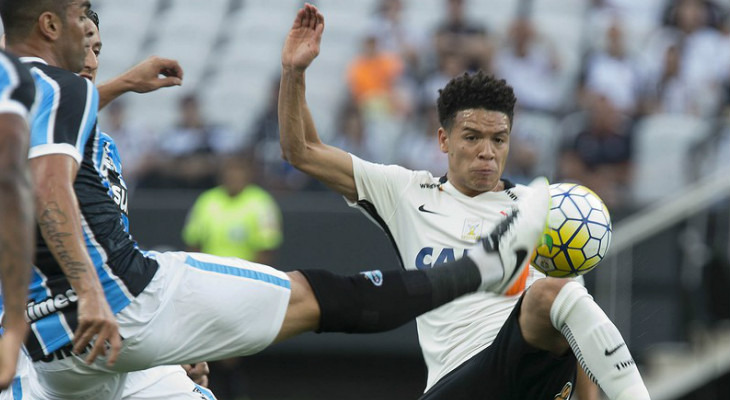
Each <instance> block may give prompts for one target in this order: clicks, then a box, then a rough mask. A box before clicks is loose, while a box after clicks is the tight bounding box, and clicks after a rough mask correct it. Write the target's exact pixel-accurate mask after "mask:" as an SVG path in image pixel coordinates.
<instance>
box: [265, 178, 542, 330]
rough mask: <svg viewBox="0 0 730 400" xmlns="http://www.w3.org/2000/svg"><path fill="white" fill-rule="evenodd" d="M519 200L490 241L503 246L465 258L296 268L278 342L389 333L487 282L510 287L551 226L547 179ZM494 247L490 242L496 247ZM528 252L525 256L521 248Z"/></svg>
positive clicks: (491, 286) (493, 286) (491, 285)
mask: <svg viewBox="0 0 730 400" xmlns="http://www.w3.org/2000/svg"><path fill="white" fill-rule="evenodd" d="M531 186H532V188H533V190H532V192H531V194H530V195H527V196H525V197H524V198H523V199H520V200H519V201H518V202H517V205H516V208H515V210H513V212H512V213H511V214H510V215H508V216H506V217H505V221H506V222H504V223H502V224H501V227H502V228H500V229H498V230H496V231H495V232H494V233H493V234H492V235H491V236H493V237H492V238H490V239H485V240H484V241H493V243H494V247H496V249H497V250H495V251H493V252H490V253H487V251H486V250H484V248H485V247H486V245H482V244H478V245H477V246H476V247H477V248H478V249H481V250H480V251H481V253H482V255H481V256H477V257H472V253H473V252H475V251H479V250H472V251H470V252H469V257H463V258H461V259H459V260H456V261H454V262H450V263H445V264H441V265H439V266H438V267H435V268H432V269H428V270H414V271H379V270H375V271H368V272H365V273H361V274H358V275H354V276H338V275H335V274H333V273H331V272H328V271H323V270H300V271H296V272H293V273H289V276H290V278H291V280H292V293H291V298H290V301H289V309H288V310H287V314H286V317H285V319H284V324H283V326H282V328H281V331H280V333H279V335H278V337H277V341H280V340H284V339H286V338H289V337H291V336H294V335H297V334H299V333H302V332H305V331H308V330H316V331H319V332H351V333H367V332H382V331H386V330H389V329H393V328H396V327H398V326H400V325H402V324H404V323H406V322H408V321H410V320H411V319H413V318H415V317H417V316H419V315H421V314H423V313H425V312H427V311H430V310H432V309H434V308H436V307H440V306H441V305H443V304H446V303H448V302H449V301H451V300H454V299H456V298H457V297H459V296H462V295H465V294H468V293H472V292H475V291H477V290H479V289H480V288H487V289H492V290H500V291H503V290H506V288H509V286H510V285H511V284H512V283H513V282H514V281H515V280H516V279H517V278H518V277H519V276H520V275H521V271H523V267H524V266H525V261H526V258H527V256H529V254H530V253H531V252H532V250H533V249H534V247H535V245H536V243H537V241H538V238H539V236H540V233H542V231H543V230H544V227H545V223H546V218H547V213H548V209H549V203H550V196H549V193H548V186H547V181H546V180H545V179H544V178H542V179H541V180H538V181H535V182H534V183H532V184H531ZM490 248H491V247H490ZM522 253H524V254H522Z"/></svg>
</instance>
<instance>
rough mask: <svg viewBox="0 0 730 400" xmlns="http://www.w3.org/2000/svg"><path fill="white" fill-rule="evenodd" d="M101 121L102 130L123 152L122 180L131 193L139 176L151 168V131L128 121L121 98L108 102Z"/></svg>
mask: <svg viewBox="0 0 730 400" xmlns="http://www.w3.org/2000/svg"><path fill="white" fill-rule="evenodd" d="M102 123H104V124H105V127H104V129H103V131H104V132H107V133H108V134H109V135H111V136H112V137H113V138H114V141H115V143H116V145H117V148H118V149H119V152H120V153H121V154H124V181H125V182H126V184H127V190H129V192H130V193H131V192H133V191H134V187H135V186H136V185H137V182H138V180H139V178H140V177H141V176H143V175H145V174H146V173H148V172H149V170H150V168H153V164H154V161H153V157H152V150H153V147H154V140H153V137H152V136H151V132H149V131H148V130H147V129H145V128H144V127H142V126H139V125H136V124H134V125H133V124H131V123H130V122H129V121H128V119H127V114H126V104H125V103H124V102H123V101H122V100H115V101H113V102H112V103H111V104H109V106H108V107H107V108H106V118H104V119H103V120H102Z"/></svg>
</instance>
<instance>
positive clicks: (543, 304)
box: [523, 278, 570, 323]
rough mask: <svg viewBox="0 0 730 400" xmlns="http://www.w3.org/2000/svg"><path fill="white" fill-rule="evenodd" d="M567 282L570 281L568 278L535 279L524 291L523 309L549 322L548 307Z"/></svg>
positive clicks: (549, 307) (550, 306)
mask: <svg viewBox="0 0 730 400" xmlns="http://www.w3.org/2000/svg"><path fill="white" fill-rule="evenodd" d="M568 282H570V280H569V279H558V278H545V279H540V280H538V281H536V282H535V283H534V284H532V286H530V290H528V291H527V292H526V293H525V299H524V300H523V309H526V310H527V312H528V313H530V314H533V315H535V316H538V317H540V319H544V320H545V321H547V322H548V323H549V322H550V309H551V308H552V305H553V302H554V301H555V298H556V297H557V296H558V293H560V290H561V289H562V288H563V286H565V285H566V284H567V283H568Z"/></svg>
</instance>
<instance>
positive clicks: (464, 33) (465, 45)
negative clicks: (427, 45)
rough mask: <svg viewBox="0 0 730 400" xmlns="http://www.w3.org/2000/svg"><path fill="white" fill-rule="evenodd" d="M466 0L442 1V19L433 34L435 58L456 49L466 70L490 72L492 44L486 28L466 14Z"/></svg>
mask: <svg viewBox="0 0 730 400" xmlns="http://www.w3.org/2000/svg"><path fill="white" fill-rule="evenodd" d="M468 5H469V4H468V0H444V8H445V9H446V13H445V19H444V20H443V21H441V22H440V23H439V25H438V26H437V28H436V31H435V33H434V45H435V50H436V59H440V58H441V55H442V54H444V53H447V52H452V51H457V52H459V53H461V56H462V57H463V59H464V60H465V62H466V67H467V68H468V69H469V70H472V71H475V70H478V69H482V70H484V71H490V60H491V56H492V53H493V44H492V42H491V41H490V40H489V37H488V35H487V28H486V26H484V25H483V24H482V23H481V22H479V21H476V20H473V19H471V18H470V17H469V12H468Z"/></svg>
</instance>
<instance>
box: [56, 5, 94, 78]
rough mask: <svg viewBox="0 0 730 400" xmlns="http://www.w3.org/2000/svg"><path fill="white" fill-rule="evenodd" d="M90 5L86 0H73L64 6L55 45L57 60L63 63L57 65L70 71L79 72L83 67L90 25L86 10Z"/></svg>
mask: <svg viewBox="0 0 730 400" xmlns="http://www.w3.org/2000/svg"><path fill="white" fill-rule="evenodd" d="M90 6H91V5H90V4H89V2H88V1H82V0H73V1H71V2H70V3H69V5H68V7H67V8H66V15H65V20H64V21H63V26H62V28H61V34H60V36H59V38H58V42H57V46H58V53H59V60H60V61H61V62H62V63H63V65H59V67H62V68H64V69H66V70H69V71H71V72H80V71H81V69H82V68H83V67H84V59H85V58H86V52H87V50H88V48H89V39H90V35H89V33H90V32H91V27H90V26H89V25H88V24H87V23H86V22H87V20H88V18H87V17H86V10H88V9H89V7H90ZM92 25H93V24H92Z"/></svg>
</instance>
